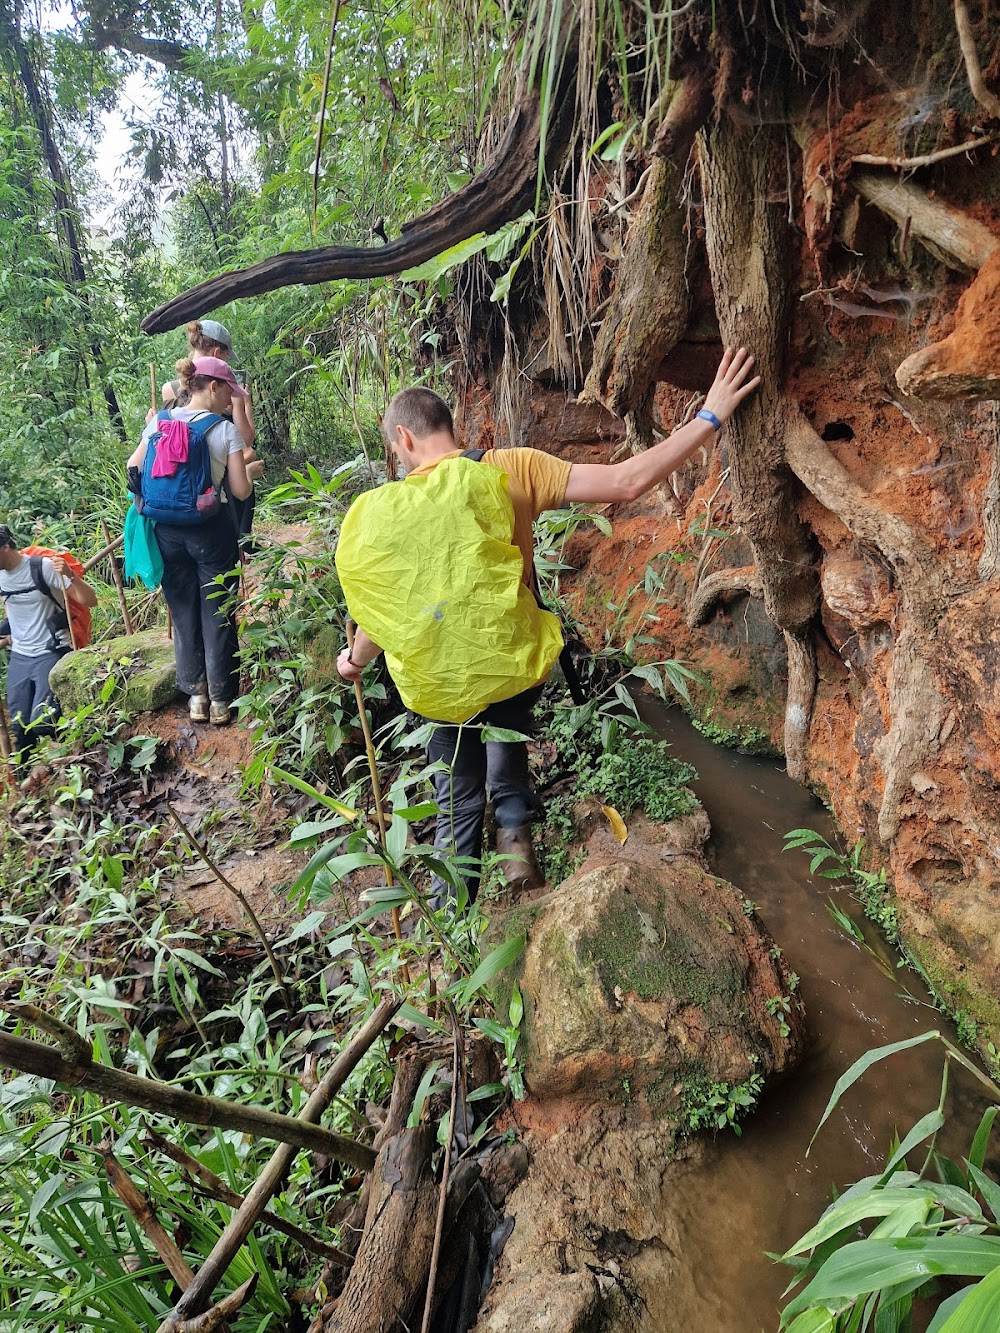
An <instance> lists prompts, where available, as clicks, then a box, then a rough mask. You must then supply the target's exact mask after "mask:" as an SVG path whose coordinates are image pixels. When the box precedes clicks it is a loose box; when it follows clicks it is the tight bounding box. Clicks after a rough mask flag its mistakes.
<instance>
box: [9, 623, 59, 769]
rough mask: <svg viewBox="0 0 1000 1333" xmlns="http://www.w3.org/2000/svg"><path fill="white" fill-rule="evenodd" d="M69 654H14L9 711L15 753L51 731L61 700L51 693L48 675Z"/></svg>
mask: <svg viewBox="0 0 1000 1333" xmlns="http://www.w3.org/2000/svg"><path fill="white" fill-rule="evenodd" d="M68 651H69V649H68V648H57V649H56V650H55V651H53V652H51V653H44V654H43V655H42V656H41V657H26V656H25V655H24V654H23V653H11V655H10V658H9V660H8V662H7V712H8V713H9V714H10V731H11V741H12V742H13V745H14V749H15V750H23V749H24V746H25V742H26V741H32V740H37V739H38V738H39V737H41V736H43V735H46V734H48V733H49V732H51V731H52V727H53V724H54V723H55V721H56V720H57V718H58V717H59V701H58V699H57V698H56V697H55V695H54V694H53V693H52V686H51V685H50V684H49V672H50V671H51V670H52V668H53V667H54V666H55V664H56V663H57V662H58V661H59V659H60V657H62V656H63V655H64V654H65V653H67V652H68ZM29 728H30V734H28V729H29Z"/></svg>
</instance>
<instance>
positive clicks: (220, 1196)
mask: <svg viewBox="0 0 1000 1333" xmlns="http://www.w3.org/2000/svg"><path fill="white" fill-rule="evenodd" d="M142 1142H143V1146H144V1147H146V1148H151V1149H155V1150H156V1151H158V1152H161V1153H163V1154H164V1156H166V1157H169V1158H170V1159H171V1160H172V1161H174V1162H176V1163H177V1165H178V1166H179V1167H180V1168H181V1170H182V1171H184V1173H185V1175H186V1176H187V1177H188V1179H189V1180H190V1181H191V1182H192V1183H193V1184H194V1185H195V1187H196V1188H198V1189H200V1190H202V1191H203V1192H204V1193H205V1194H207V1195H208V1196H209V1198H212V1199H217V1200H218V1202H219V1203H224V1204H228V1206H229V1207H230V1208H242V1206H243V1204H244V1203H245V1199H244V1196H243V1195H242V1194H239V1193H238V1192H237V1191H236V1190H234V1189H232V1188H230V1186H229V1185H228V1184H227V1183H226V1182H225V1181H224V1180H223V1179H222V1177H221V1176H217V1175H216V1174H215V1172H214V1171H212V1170H210V1169H209V1167H207V1166H206V1165H205V1164H204V1162H199V1161H198V1159H197V1157H192V1156H191V1154H190V1153H189V1152H185V1151H184V1149H183V1148H182V1147H180V1145H179V1144H176V1143H171V1142H170V1140H169V1139H167V1138H164V1137H163V1135H162V1134H157V1132H156V1130H155V1129H150V1130H147V1131H146V1136H145V1138H144V1139H143V1141H142ZM261 1221H262V1222H264V1223H266V1224H267V1226H269V1227H270V1228H271V1230H272V1231H280V1232H281V1234H282V1235H283V1236H287V1237H288V1238H289V1239H290V1240H294V1241H295V1242H296V1244H297V1245H301V1247H302V1248H303V1249H304V1250H307V1251H308V1252H309V1253H310V1254H318V1255H320V1256H321V1257H322V1258H324V1259H327V1260H328V1261H329V1262H330V1263H331V1264H337V1265H339V1266H340V1267H341V1268H350V1266H351V1264H352V1263H353V1262H354V1255H353V1254H348V1253H347V1251H346V1250H341V1249H339V1248H338V1247H337V1246H336V1245H329V1244H328V1243H327V1242H326V1241H325V1240H318V1239H317V1238H316V1237H315V1236H313V1235H310V1233H309V1232H308V1231H304V1230H303V1229H302V1227H298V1226H296V1225H295V1223H294V1222H287V1221H286V1220H285V1219H284V1218H283V1217H279V1216H278V1214H277V1213H274V1212H272V1211H271V1210H270V1209H269V1208H265V1210H264V1212H263V1213H262V1214H261Z"/></svg>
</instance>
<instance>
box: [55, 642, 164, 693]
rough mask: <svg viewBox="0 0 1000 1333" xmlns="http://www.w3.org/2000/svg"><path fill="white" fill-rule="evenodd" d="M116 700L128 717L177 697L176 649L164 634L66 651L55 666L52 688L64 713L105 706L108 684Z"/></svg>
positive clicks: (95, 644)
mask: <svg viewBox="0 0 1000 1333" xmlns="http://www.w3.org/2000/svg"><path fill="white" fill-rule="evenodd" d="M112 678H114V680H115V682H116V685H115V690H114V693H113V694H112V695H111V698H112V699H113V700H114V702H115V704H116V706H118V707H121V708H124V709H125V711H126V712H128V713H133V714H134V713H151V712H154V711H155V710H156V709H157V708H163V707H164V705H166V704H168V703H170V701H171V700H172V699H174V698H176V696H177V671H176V667H175V664H174V645H173V644H172V643H171V641H170V640H169V639H168V638H167V636H166V634H164V633H163V631H162V630H147V631H146V632H144V633H142V634H129V635H123V636H122V637H121V638H118V639H109V640H107V642H105V643H94V644H91V645H90V647H89V648H82V649H81V650H80V651H79V652H76V653H67V654H66V656H65V657H63V658H61V659H60V660H59V661H58V662H57V663H56V665H55V666H54V667H53V668H52V675H51V681H52V688H53V690H54V691H55V694H56V697H57V698H58V699H59V702H60V703H61V704H62V708H63V712H64V713H75V712H76V711H77V710H78V709H80V708H84V707H86V706H87V705H88V704H97V703H101V702H102V699H103V692H104V688H105V685H106V684H107V682H108V681H109V680H110V679H112Z"/></svg>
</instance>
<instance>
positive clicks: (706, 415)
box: [698, 407, 722, 430]
mask: <svg viewBox="0 0 1000 1333" xmlns="http://www.w3.org/2000/svg"><path fill="white" fill-rule="evenodd" d="M698 416H699V417H700V418H701V419H702V421H710V422H711V423H712V429H713V430H721V429H722V422H721V421H720V420H719V418H718V417H717V416H716V415H715V413H714V412H710V411H709V410H708V408H707V407H703V408H702V409H701V411H700V412H699V413H698Z"/></svg>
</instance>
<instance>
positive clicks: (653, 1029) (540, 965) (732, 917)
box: [504, 844, 802, 1118]
mask: <svg viewBox="0 0 1000 1333" xmlns="http://www.w3.org/2000/svg"><path fill="white" fill-rule="evenodd" d="M627 853H628V848H627V844H626V849H625V850H624V851H623V853H622V855H627ZM748 912H751V908H750V907H747V906H745V904H744V900H743V899H742V897H741V895H740V894H739V892H738V891H737V890H736V889H734V888H733V887H732V885H730V884H727V883H726V882H725V881H723V880H718V879H715V878H714V877H713V876H711V875H709V874H707V873H706V872H705V871H704V870H703V869H701V867H700V866H699V865H698V864H697V863H696V862H695V861H694V860H692V859H691V858H690V857H687V856H683V857H678V858H677V859H674V860H672V861H670V862H668V863H663V862H662V861H661V862H660V863H659V864H652V863H651V861H650V860H648V859H645V858H644V859H643V861H642V863H639V862H636V861H630V860H623V859H619V860H617V861H616V862H607V863H604V864H592V863H591V864H589V865H588V866H585V867H584V869H583V870H581V871H579V872H578V873H577V874H575V875H573V876H571V877H570V878H569V879H568V880H565V881H564V882H563V883H562V884H561V885H560V886H559V888H558V889H557V890H556V891H555V892H554V893H551V894H549V895H547V896H546V897H545V898H542V899H539V900H538V901H537V902H535V903H533V904H531V905H530V906H529V907H527V908H524V909H521V910H519V911H515V912H513V913H511V914H510V916H509V917H508V919H507V922H506V924H505V927H504V929H505V931H506V932H508V933H510V932H512V931H514V930H519V929H525V930H526V931H527V945H526V948H525V952H524V955H523V958H522V960H521V964H520V978H519V981H520V987H521V991H522V994H523V996H524V998H525V1018H524V1030H525V1035H524V1043H523V1049H524V1056H523V1059H524V1064H525V1081H526V1083H527V1086H528V1088H529V1090H530V1092H531V1094H532V1096H533V1097H535V1098H538V1099H540V1100H542V1101H545V1100H548V1099H555V1098H564V1097H578V1098H585V1099H586V1100H587V1101H589V1102H595V1101H600V1100H607V1099H611V1100H613V1101H618V1102H624V1103H626V1104H628V1105H629V1107H630V1108H631V1110H632V1112H633V1114H635V1115H636V1116H638V1117H639V1118H643V1117H647V1116H669V1115H671V1114H672V1113H674V1112H676V1111H677V1110H678V1109H679V1108H680V1107H681V1106H682V1105H683V1103H684V1099H685V1095H686V1092H687V1090H688V1085H689V1084H692V1083H697V1084H698V1085H700V1086H704V1085H706V1084H722V1083H724V1084H727V1085H729V1086H734V1085H737V1084H740V1083H743V1082H745V1081H746V1080H747V1079H749V1078H750V1077H752V1076H754V1075H763V1076H765V1077H766V1076H767V1075H768V1074H771V1073H774V1072H777V1071H780V1070H784V1069H786V1068H788V1067H789V1066H790V1065H791V1064H792V1063H793V1062H794V1060H795V1059H796V1058H797V1056H798V1054H799V1052H800V1050H801V1046H802V1019H801V1007H800V1005H799V1002H798V1000H797V999H796V997H795V996H794V995H791V994H790V993H789V991H788V985H787V977H786V976H785V974H784V972H783V970H782V969H783V964H782V962H781V960H780V958H779V959H775V958H774V957H772V953H773V952H776V951H775V950H774V949H773V944H772V941H771V938H770V936H769V935H768V934H767V932H766V930H765V929H764V928H763V927H762V926H761V925H760V924H759V923H758V922H757V921H756V920H755V919H754V917H753V916H752V914H750V915H748Z"/></svg>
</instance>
